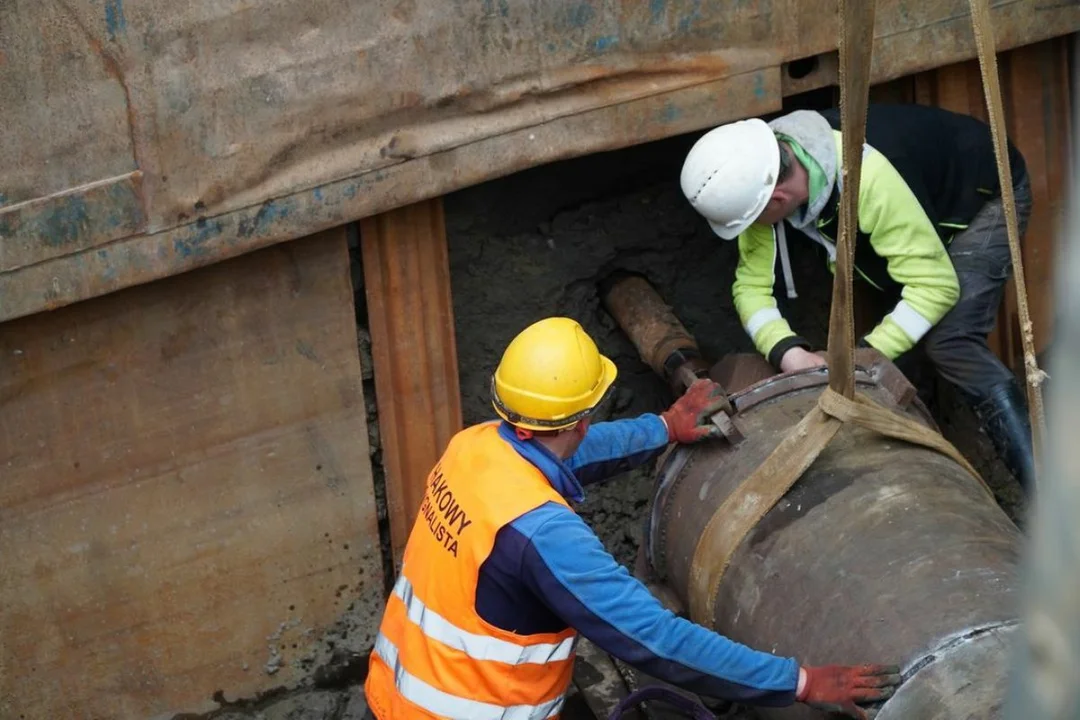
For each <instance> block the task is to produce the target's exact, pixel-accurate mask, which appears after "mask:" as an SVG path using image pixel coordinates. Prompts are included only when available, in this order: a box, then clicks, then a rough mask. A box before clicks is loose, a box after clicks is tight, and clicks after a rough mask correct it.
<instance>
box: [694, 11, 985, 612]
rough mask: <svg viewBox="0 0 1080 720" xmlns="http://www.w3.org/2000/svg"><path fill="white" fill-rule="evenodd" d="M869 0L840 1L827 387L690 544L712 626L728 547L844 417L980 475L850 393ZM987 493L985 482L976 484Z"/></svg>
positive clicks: (918, 429)
mask: <svg viewBox="0 0 1080 720" xmlns="http://www.w3.org/2000/svg"><path fill="white" fill-rule="evenodd" d="M875 4H876V3H875V0H840V15H841V23H842V24H841V36H840V114H841V121H842V127H843V142H844V148H843V167H842V170H841V172H843V177H844V183H843V188H842V189H841V195H840V231H839V233H838V235H839V237H838V240H839V242H838V243H837V254H836V279H835V281H834V284H833V298H832V311H831V315H830V318H829V387H828V388H826V389H825V391H824V392H823V393H822V394H821V396H820V397H819V398H818V402H817V404H816V405H815V406H814V407H813V409H811V410H810V412H808V413H807V414H806V416H805V417H804V418H803V419H802V420H801V421H800V422H799V424H798V425H796V426H795V429H794V431H792V432H791V433H789V434H788V435H787V436H786V437H785V438H784V439H783V440H782V441H781V442H780V444H779V445H777V447H776V448H775V449H774V450H773V451H772V453H771V454H770V455H769V456H768V457H767V458H765V460H764V462H762V464H761V465H759V466H758V467H757V469H756V470H754V472H753V473H752V474H751V475H750V477H748V478H747V479H746V480H745V481H744V482H743V483H742V484H741V485H740V486H739V487H738V488H736V490H735V491H734V492H733V493H732V494H731V495H730V496H728V498H727V499H726V500H725V501H724V502H723V503H722V504H721V505H720V507H719V508H717V510H716V512H715V513H714V514H713V516H712V518H710V520H709V523H708V524H707V525H706V526H705V530H704V532H703V533H702V534H701V537H700V538H699V539H698V544H697V546H696V547H695V549H694V558H693V562H692V563H691V573H690V588H689V600H690V613H691V617H692V618H693V619H694V620H695V621H696V622H698V623H701V624H703V625H706V626H709V627H712V626H713V621H714V618H715V614H716V613H715V602H716V596H717V590H718V588H719V586H720V581H721V579H722V578H723V576H724V572H725V571H726V570H727V567H728V565H729V564H730V562H731V558H732V556H733V555H734V554H735V551H736V550H737V549H738V548H739V546H740V545H741V544H742V542H743V540H744V539H745V538H746V536H747V535H748V534H749V532H750V531H751V530H752V529H753V528H754V526H755V525H757V523H758V521H760V520H761V518H763V517H764V516H765V514H766V513H767V512H769V510H771V509H772V508H773V506H774V505H776V503H777V502H778V501H779V500H780V498H781V497H783V496H784V494H785V493H786V492H787V491H788V490H789V489H790V488H791V486H792V485H794V484H795V481H796V480H798V479H799V477H801V476H802V474H803V472H805V471H806V469H807V468H808V467H810V464H811V463H813V462H814V460H815V459H816V458H817V456H818V455H820V454H821V451H822V450H824V449H825V446H826V445H828V444H829V441H830V440H832V438H833V437H834V436H835V435H836V433H837V432H838V431H839V430H840V427H841V425H842V424H843V423H845V422H850V423H854V424H855V425H859V426H861V427H864V428H867V429H869V430H872V431H874V432H877V433H880V434H882V435H886V436H888V437H892V438H896V439H899V440H904V441H906V442H909V443H913V444H916V445H922V446H924V447H928V448H932V449H934V450H937V451H938V452H940V453H943V454H945V455H948V456H949V457H950V458H952V459H953V460H955V461H956V462H957V463H958V464H959V465H961V466H963V467H964V468H965V469H966V470H967V471H968V472H970V473H971V474H972V475H973V476H975V477H976V478H978V479H979V482H980V483H982V482H983V481H982V478H980V477H979V474H978V473H977V472H976V471H975V469H974V468H973V467H971V465H970V464H969V463H968V461H967V460H965V459H964V456H963V455H961V454H960V452H959V451H958V450H957V449H956V448H955V447H953V446H952V445H951V444H950V443H949V442H948V441H947V440H945V438H943V437H941V435H939V434H938V433H936V432H934V431H933V430H930V429H929V428H927V427H925V426H924V425H921V424H920V423H918V422H916V421H915V420H913V419H911V418H909V417H907V416H905V415H901V414H899V413H896V412H893V411H891V410H888V409H886V408H883V407H881V406H880V405H878V404H877V403H875V402H874V401H872V400H871V399H869V398H868V397H866V396H864V395H859V394H856V392H855V372H854V370H855V357H854V354H855V350H854V346H855V330H854V327H855V324H854V320H853V317H852V268H853V266H854V253H855V233H856V232H857V231H858V197H859V181H860V174H861V171H862V157H863V153H862V148H863V143H864V140H865V137H866V108H867V103H868V93H869V88H870V61H871V58H872V53H873V38H874V10H875ZM982 486H983V488H984V489H985V490H986V492H987V493H989V492H990V490H989V488H987V487H986V485H985V483H983V485H982Z"/></svg>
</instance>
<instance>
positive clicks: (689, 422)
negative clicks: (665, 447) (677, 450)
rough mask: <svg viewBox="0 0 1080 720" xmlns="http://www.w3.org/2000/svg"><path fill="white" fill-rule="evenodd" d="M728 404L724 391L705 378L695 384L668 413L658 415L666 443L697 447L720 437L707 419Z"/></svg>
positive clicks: (717, 429)
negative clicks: (703, 442) (661, 422)
mask: <svg viewBox="0 0 1080 720" xmlns="http://www.w3.org/2000/svg"><path fill="white" fill-rule="evenodd" d="M727 404H728V400H727V396H725V395H724V388H722V387H720V386H719V385H717V384H716V383H714V382H713V381H712V380H707V379H705V378H702V379H700V380H695V381H694V384H693V385H691V386H690V387H689V388H688V389H687V391H686V393H685V394H684V395H683V396H682V397H681V398H679V399H678V400H676V401H675V404H674V405H672V406H671V408H670V409H668V410H667V412H664V413H661V414H660V419H661V420H663V421H664V424H665V425H667V430H668V442H678V443H684V444H686V443H696V442H698V441H699V440H704V439H705V438H707V437H713V436H718V435H720V429H719V428H717V427H716V426H715V425H713V424H712V422H711V421H710V420H709V418H711V417H712V416H713V415H715V414H716V413H718V412H720V411H721V410H723V409H724V408H725V407H726V406H727Z"/></svg>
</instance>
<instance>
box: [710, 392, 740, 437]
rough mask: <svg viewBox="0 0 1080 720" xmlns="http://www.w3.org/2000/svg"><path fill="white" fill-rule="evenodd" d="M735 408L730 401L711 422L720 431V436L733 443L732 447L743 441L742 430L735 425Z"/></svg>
mask: <svg viewBox="0 0 1080 720" xmlns="http://www.w3.org/2000/svg"><path fill="white" fill-rule="evenodd" d="M734 415H735V408H734V407H732V405H731V401H730V400H728V406H727V407H726V408H725V409H723V410H721V411H720V412H718V413H716V414H715V415H713V416H712V417H711V418H709V420H710V421H711V422H712V424H713V425H715V426H716V428H717V429H718V430H719V431H720V434H721V435H723V436H724V438H725V439H726V440H727V441H728V442H729V443H731V444H732V445H738V444H739V443H740V442H742V440H743V437H744V435H743V433H742V430H740V429H739V427H738V425H736V424H735V418H734Z"/></svg>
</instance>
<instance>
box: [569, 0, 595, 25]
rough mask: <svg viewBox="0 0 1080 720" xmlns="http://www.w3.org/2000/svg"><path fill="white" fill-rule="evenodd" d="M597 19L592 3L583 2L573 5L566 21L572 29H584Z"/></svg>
mask: <svg viewBox="0 0 1080 720" xmlns="http://www.w3.org/2000/svg"><path fill="white" fill-rule="evenodd" d="M594 17H596V10H595V9H594V8H593V6H592V4H591V3H587V2H582V3H577V4H576V5H572V6H571V7H570V8H569V9H568V10H567V13H566V20H567V22H568V23H569V24H570V26H571V27H575V28H583V27H585V26H586V25H588V24H589V23H590V22H591V21H592V19H593V18H594Z"/></svg>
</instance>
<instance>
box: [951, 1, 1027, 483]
mask: <svg viewBox="0 0 1080 720" xmlns="http://www.w3.org/2000/svg"><path fill="white" fill-rule="evenodd" d="M969 2H970V5H971V25H972V28H973V29H974V31H975V46H976V48H978V52H979V67H980V68H981V70H982V81H983V90H984V92H985V93H986V109H987V111H988V112H989V114H990V132H991V134H992V135H993V137H994V156H995V159H996V160H997V171H998V183H999V185H1000V186H1001V202H1002V205H1004V207H1005V225H1006V227H1007V228H1008V231H1009V253H1010V255H1011V256H1012V266H1013V280H1014V281H1015V282H1016V310H1017V313H1018V314H1019V315H1020V317H1019V320H1020V341H1021V344H1022V345H1023V347H1024V375H1025V377H1026V379H1027V396H1028V413H1029V415H1030V417H1031V444H1032V446H1033V447H1034V449H1035V476H1036V478H1037V477H1038V476H1039V468H1040V458H1039V451H1040V449H1041V448H1042V438H1043V433H1044V432H1045V430H1046V419H1045V416H1044V415H1043V396H1042V383H1043V381H1044V380H1045V379H1046V373H1044V372H1043V371H1042V370H1040V369H1039V365H1038V362H1037V361H1036V358H1035V333H1034V331H1033V325H1032V323H1031V313H1030V312H1029V310H1028V299H1027V283H1026V282H1025V280H1024V259H1023V257H1021V255H1020V226H1019V224H1018V222H1017V218H1016V196H1015V195H1014V194H1013V182H1012V170H1011V168H1010V167H1009V153H1008V150H1007V145H1006V132H1005V111H1004V109H1003V103H1002V100H1001V85H1000V82H999V79H998V69H997V52H996V48H995V43H994V26H993V23H992V22H991V20H990V3H989V0H969Z"/></svg>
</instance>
